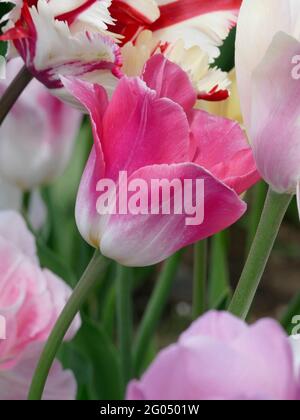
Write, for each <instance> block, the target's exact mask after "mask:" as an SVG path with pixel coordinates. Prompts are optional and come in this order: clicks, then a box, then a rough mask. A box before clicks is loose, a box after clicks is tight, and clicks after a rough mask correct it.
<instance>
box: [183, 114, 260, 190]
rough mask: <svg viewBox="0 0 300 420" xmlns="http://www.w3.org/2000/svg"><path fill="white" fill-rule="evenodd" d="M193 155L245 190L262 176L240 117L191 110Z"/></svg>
mask: <svg viewBox="0 0 300 420" xmlns="http://www.w3.org/2000/svg"><path fill="white" fill-rule="evenodd" d="M190 120H191V131H192V141H191V150H190V153H191V159H192V160H193V161H194V162H195V163H197V164H198V165H201V166H203V167H205V168H206V169H207V170H209V171H211V172H212V173H213V174H214V176H216V177H217V178H218V179H221V180H222V181H223V182H224V183H225V184H226V185H228V186H230V187H231V188H233V189H234V190H235V191H236V192H237V193H238V194H241V193H242V192H244V191H245V190H247V189H248V188H250V187H251V186H252V185H253V184H255V183H256V182H257V181H258V180H259V178H260V177H259V174H258V173H257V169H256V165H255V162H254V158H253V153H252V150H251V148H250V146H249V144H248V142H247V138H246V136H245V134H244V132H243V130H242V129H241V127H240V125H239V124H238V123H237V122H236V121H232V120H229V119H226V118H222V117H218V116H214V115H210V114H208V113H206V112H204V111H201V110H194V111H193V112H192V113H191V114H190Z"/></svg>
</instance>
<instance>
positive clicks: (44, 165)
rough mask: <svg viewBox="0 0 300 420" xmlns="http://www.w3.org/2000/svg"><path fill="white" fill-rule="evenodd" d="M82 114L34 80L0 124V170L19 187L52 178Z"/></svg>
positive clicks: (14, 66)
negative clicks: (0, 124)
mask: <svg viewBox="0 0 300 420" xmlns="http://www.w3.org/2000/svg"><path fill="white" fill-rule="evenodd" d="M21 61H22V60H21V59H20V58H16V59H13V60H11V61H10V62H9V63H8V65H7V79H6V80H5V81H0V95H1V94H2V93H3V92H4V91H5V89H6V87H7V86H8V84H9V83H10V81H11V80H12V79H13V77H14V76H15V75H16V73H17V72H18V70H19V69H20V68H21V66H22V63H21ZM81 119H82V115H81V113H80V112H79V111H77V110H74V109H72V108H71V107H69V106H67V105H65V104H63V103H62V102H61V101H60V100H58V99H57V98H55V97H53V96H52V95H50V94H49V92H48V90H47V89H46V88H45V87H44V86H42V85H41V84H40V83H39V82H38V81H36V80H33V81H32V82H31V83H30V85H29V86H28V87H27V88H26V89H25V91H24V93H23V94H22V96H21V97H20V98H19V100H18V101H17V103H16V105H15V106H14V107H13V109H12V111H11V112H10V113H9V115H8V116H7V118H6V119H5V121H4V123H3V124H2V126H1V127H0V174H1V176H2V177H3V178H5V179H6V180H7V181H9V182H10V183H12V184H13V185H15V186H17V187H19V188H20V189H21V190H31V189H32V188H34V187H37V186H40V185H42V184H48V183H50V182H52V181H53V180H54V179H56V177H58V176H59V175H61V174H62V172H63V171H64V170H65V168H66V165H67V163H68V162H69V159H70V157H71V153H72V151H73V146H74V144H75V139H76V135H77V133H78V130H79V127H80V123H81Z"/></svg>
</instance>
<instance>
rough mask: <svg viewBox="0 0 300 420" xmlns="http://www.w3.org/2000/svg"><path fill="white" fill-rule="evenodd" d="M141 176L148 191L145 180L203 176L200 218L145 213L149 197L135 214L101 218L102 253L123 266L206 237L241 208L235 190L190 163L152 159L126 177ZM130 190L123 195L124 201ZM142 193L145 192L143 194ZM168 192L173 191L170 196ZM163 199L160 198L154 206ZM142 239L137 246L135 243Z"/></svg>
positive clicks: (241, 211) (225, 224) (148, 210)
mask: <svg viewBox="0 0 300 420" xmlns="http://www.w3.org/2000/svg"><path fill="white" fill-rule="evenodd" d="M135 179H142V180H144V181H146V183H147V184H148V187H149V191H150V185H151V180H154V179H159V180H161V179H164V180H169V181H172V180H174V179H179V180H181V183H182V185H183V183H184V180H193V181H194V183H193V194H194V195H193V196H194V197H195V182H196V181H195V180H196V179H201V180H204V189H205V190H204V194H205V195H204V221H203V223H201V224H199V225H197V226H187V225H186V218H187V217H191V215H190V216H188V215H187V214H186V213H185V212H184V211H183V212H182V214H173V213H174V212H172V214H159V215H151V214H150V213H151V208H150V207H151V203H150V200H149V206H147V207H146V208H142V209H141V212H143V211H146V213H149V214H147V215H145V214H139V215H132V214H126V215H121V214H117V215H112V216H110V217H109V218H108V219H107V220H106V223H105V226H104V227H103V230H102V238H101V240H100V250H101V252H102V253H103V255H105V256H107V257H109V258H112V259H114V260H116V261H118V262H119V263H120V264H123V265H125V266H147V265H152V264H155V263H158V262H160V261H163V260H165V259H166V258H168V257H169V256H170V255H172V254H173V253H174V252H176V251H177V250H179V249H181V248H183V247H185V246H187V245H190V244H191V243H194V242H197V241H199V240H201V239H204V238H207V237H209V236H211V235H213V234H215V233H217V232H219V231H220V230H223V229H225V228H227V227H228V226H230V225H231V224H233V223H234V222H236V221H237V220H238V219H239V218H240V217H241V216H242V215H243V214H244V212H245V211H246V205H245V203H244V202H243V201H241V200H240V199H239V197H238V196H237V195H236V193H235V192H234V191H233V190H231V189H229V188H228V187H227V186H226V185H224V184H222V183H221V182H220V181H218V180H217V179H216V178H214V177H213V176H212V175H211V174H210V173H209V172H207V171H206V170H205V169H204V168H201V167H200V166H198V165H195V164H192V163H183V164H177V165H176V164H173V165H154V166H148V167H144V168H141V169H139V170H137V171H136V172H134V173H133V174H132V176H131V179H129V182H130V181H131V180H135ZM132 195H133V194H129V195H128V201H130V199H131V197H132ZM147 198H148V197H147ZM173 198H174V192H173V195H172V199H173ZM162 206H163V199H162V198H161V199H160V209H161V208H162ZM141 244H143V246H141Z"/></svg>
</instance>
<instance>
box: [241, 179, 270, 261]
mask: <svg viewBox="0 0 300 420" xmlns="http://www.w3.org/2000/svg"><path fill="white" fill-rule="evenodd" d="M266 187H267V186H266V184H265V182H264V181H260V182H259V183H258V184H256V185H255V186H254V187H253V188H252V190H251V191H250V194H251V196H250V197H251V204H250V212H249V218H248V220H247V243H246V252H247V255H248V253H249V251H250V249H251V245H252V242H253V239H254V237H255V234H256V231H257V226H258V224H259V220H260V216H261V212H262V210H263V208H264V202H265V199H266V193H267V188H266Z"/></svg>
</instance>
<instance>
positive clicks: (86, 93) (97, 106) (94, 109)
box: [61, 77, 108, 176]
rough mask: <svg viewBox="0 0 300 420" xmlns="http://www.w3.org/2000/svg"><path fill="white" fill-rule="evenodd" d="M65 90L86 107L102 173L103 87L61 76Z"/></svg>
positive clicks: (105, 94) (105, 107)
mask: <svg viewBox="0 0 300 420" xmlns="http://www.w3.org/2000/svg"><path fill="white" fill-rule="evenodd" d="M61 81H62V83H63V84H64V86H65V88H66V89H67V91H68V92H69V93H70V94H71V95H73V96H74V97H75V98H76V99H77V100H78V101H79V102H80V103H81V104H82V105H83V106H84V108H86V109H87V111H88V112H89V114H90V117H91V123H92V128H93V134H94V144H95V148H96V153H97V156H98V159H100V160H101V161H102V162H101V168H102V171H103V172H101V174H99V175H101V176H103V175H104V167H105V164H104V158H103V152H102V146H101V141H102V130H103V117H104V114H105V112H106V109H107V107H108V97H107V93H106V91H105V89H104V88H103V87H102V86H99V85H98V84H96V83H89V82H87V81H84V80H80V79H78V78H74V77H71V78H66V77H61Z"/></svg>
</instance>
